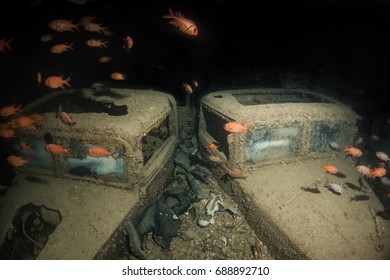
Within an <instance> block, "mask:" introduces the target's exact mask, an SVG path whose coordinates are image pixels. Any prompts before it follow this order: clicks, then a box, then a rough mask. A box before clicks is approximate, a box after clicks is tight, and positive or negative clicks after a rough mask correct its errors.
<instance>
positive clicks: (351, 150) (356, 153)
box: [344, 146, 363, 157]
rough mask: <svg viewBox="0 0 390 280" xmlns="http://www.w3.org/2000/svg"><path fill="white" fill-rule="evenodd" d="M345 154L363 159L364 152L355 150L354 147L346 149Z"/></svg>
mask: <svg viewBox="0 0 390 280" xmlns="http://www.w3.org/2000/svg"><path fill="white" fill-rule="evenodd" d="M344 152H345V153H346V154H347V155H351V156H353V157H361V156H362V155H363V153H362V151H361V150H359V149H358V148H355V147H352V146H347V147H346V148H345V149H344Z"/></svg>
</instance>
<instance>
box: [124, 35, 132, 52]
mask: <svg viewBox="0 0 390 280" xmlns="http://www.w3.org/2000/svg"><path fill="white" fill-rule="evenodd" d="M133 45H134V41H133V39H132V38H131V37H130V36H126V37H125V38H124V39H123V49H124V50H125V51H126V52H128V53H129V52H131V48H132V47H133Z"/></svg>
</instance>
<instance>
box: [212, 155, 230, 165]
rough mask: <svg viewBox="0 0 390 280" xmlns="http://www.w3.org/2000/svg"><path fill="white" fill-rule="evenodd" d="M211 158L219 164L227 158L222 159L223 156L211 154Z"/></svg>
mask: <svg viewBox="0 0 390 280" xmlns="http://www.w3.org/2000/svg"><path fill="white" fill-rule="evenodd" d="M209 158H210V160H211V161H212V162H215V163H218V164H221V163H225V162H226V160H224V159H222V158H221V157H219V156H215V155H209Z"/></svg>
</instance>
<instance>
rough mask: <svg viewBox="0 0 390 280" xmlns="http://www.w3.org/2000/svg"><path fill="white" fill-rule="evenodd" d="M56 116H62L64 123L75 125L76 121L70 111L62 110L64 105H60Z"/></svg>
mask: <svg viewBox="0 0 390 280" xmlns="http://www.w3.org/2000/svg"><path fill="white" fill-rule="evenodd" d="M56 118H60V120H61V121H62V122H63V123H64V124H67V125H69V126H70V127H73V126H74V125H75V124H76V123H75V122H74V121H73V119H72V117H71V116H69V114H68V113H66V112H64V111H62V106H58V111H57V114H56Z"/></svg>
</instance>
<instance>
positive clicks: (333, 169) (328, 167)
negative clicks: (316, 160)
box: [322, 164, 339, 174]
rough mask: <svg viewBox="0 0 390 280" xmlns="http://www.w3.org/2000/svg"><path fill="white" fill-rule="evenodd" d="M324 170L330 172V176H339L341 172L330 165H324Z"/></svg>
mask: <svg viewBox="0 0 390 280" xmlns="http://www.w3.org/2000/svg"><path fill="white" fill-rule="evenodd" d="M322 168H323V169H325V171H326V172H329V173H330V174H337V173H338V172H339V171H338V170H337V167H336V166H333V165H330V164H324V165H322Z"/></svg>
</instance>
